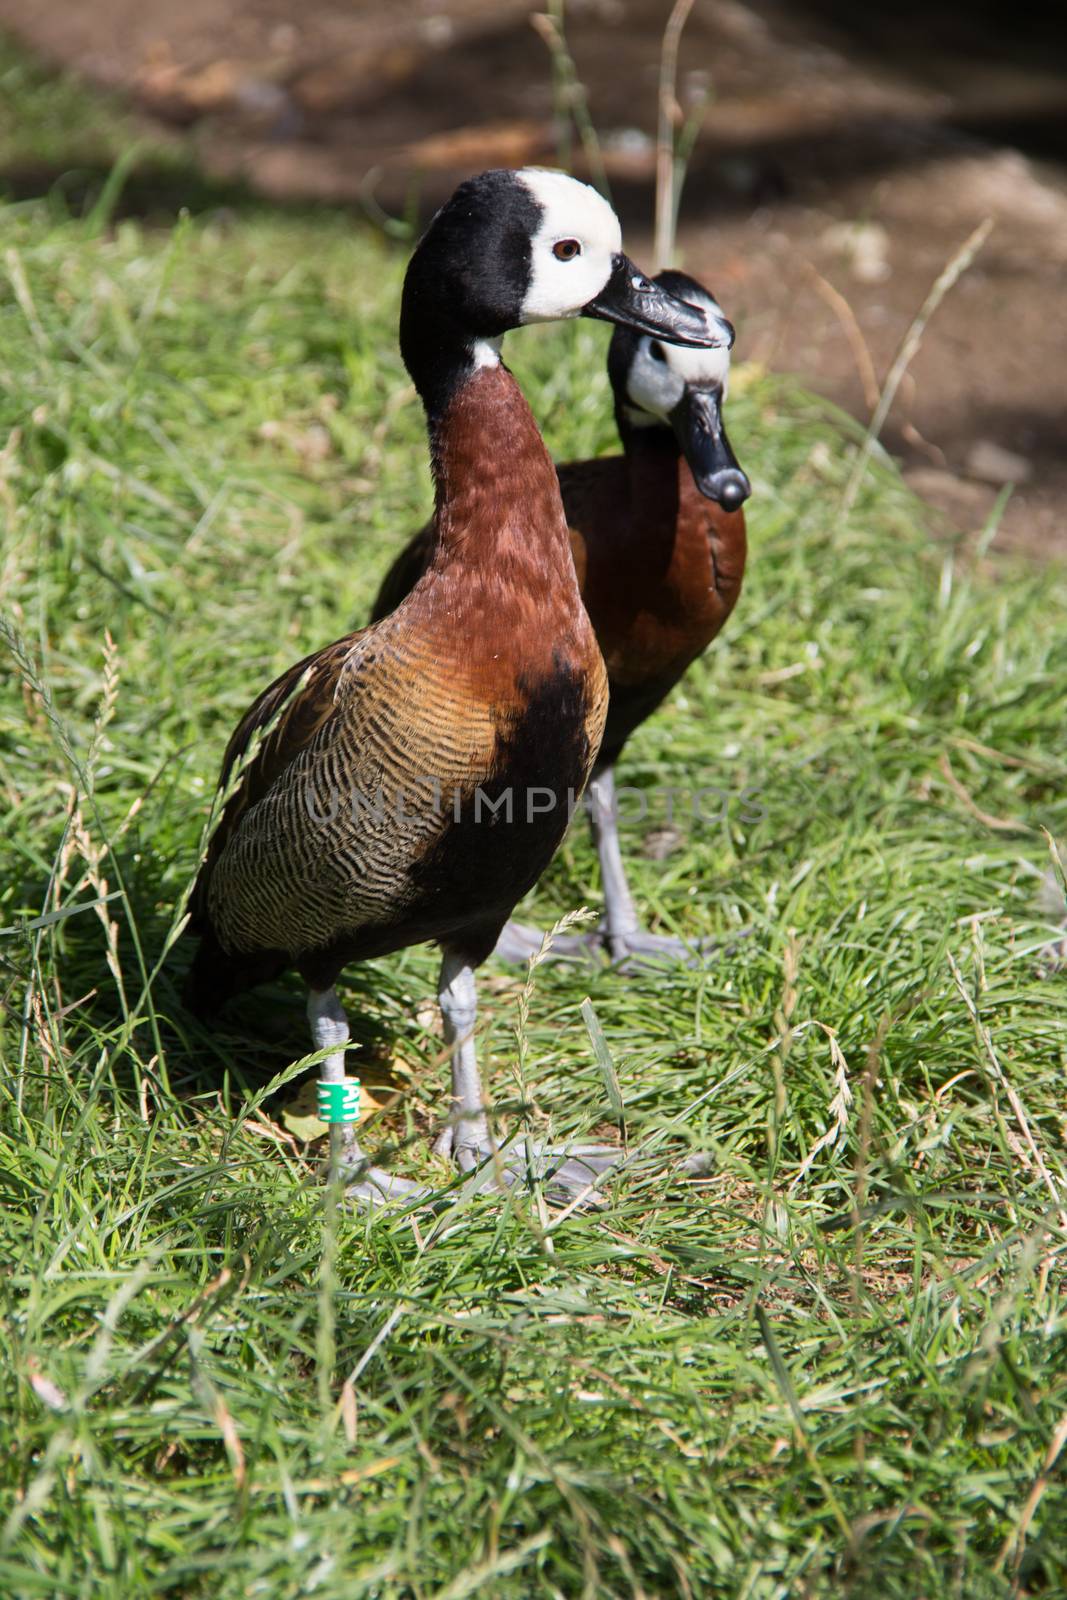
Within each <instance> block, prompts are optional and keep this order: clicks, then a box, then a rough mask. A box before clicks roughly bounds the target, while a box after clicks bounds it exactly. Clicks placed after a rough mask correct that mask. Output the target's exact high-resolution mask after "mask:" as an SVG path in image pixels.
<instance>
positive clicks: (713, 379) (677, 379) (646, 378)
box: [626, 289, 730, 424]
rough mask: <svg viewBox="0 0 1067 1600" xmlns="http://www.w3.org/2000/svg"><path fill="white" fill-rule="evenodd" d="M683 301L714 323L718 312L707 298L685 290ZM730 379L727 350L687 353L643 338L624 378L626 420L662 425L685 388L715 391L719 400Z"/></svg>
mask: <svg viewBox="0 0 1067 1600" xmlns="http://www.w3.org/2000/svg"><path fill="white" fill-rule="evenodd" d="M686 299H687V300H688V301H690V302H691V303H692V304H693V305H699V306H700V307H701V308H702V309H704V310H705V311H706V312H707V313H708V316H709V320H712V321H714V320H715V319H716V318H721V316H722V312H721V311H720V309H719V306H718V303H717V301H715V300H713V299H712V297H711V295H709V294H704V293H699V294H698V293H697V292H696V290H695V289H694V290H692V291H690V290H688V289H687V290H686ZM729 377H730V351H729V349H728V348H727V347H726V346H723V347H722V348H721V349H718V350H687V349H684V348H683V347H682V346H681V345H677V344H663V343H661V342H660V341H659V340H658V339H650V338H648V337H647V335H645V336H643V337H642V338H641V339H640V341H639V342H638V346H637V353H636V355H635V356H634V358H633V361H632V363H631V365H630V370H629V373H628V374H627V378H626V394H627V398H628V399H629V401H630V402H631V409H630V410H629V416H630V420H631V421H632V422H635V423H638V424H640V423H641V422H651V421H652V419H653V418H658V419H660V420H661V421H663V422H666V421H667V420H668V419H669V417H670V414H671V412H672V411H673V410H674V408H675V406H676V405H677V404H678V402H679V401H680V400H681V398H682V395H683V394H684V393H685V390H686V388H687V387H691V388H693V389H717V390H718V391H719V392H720V394H721V397H722V399H723V400H725V399H726V390H727V385H728V382H729Z"/></svg>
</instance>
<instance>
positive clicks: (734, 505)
mask: <svg viewBox="0 0 1067 1600" xmlns="http://www.w3.org/2000/svg"><path fill="white" fill-rule="evenodd" d="M671 426H672V427H673V429H674V434H675V438H676V439H677V440H678V444H679V447H680V449H681V451H682V454H683V455H684V456H685V459H686V461H688V463H689V467H690V470H691V472H692V474H693V479H694V481H695V483H696V486H697V488H698V489H699V490H700V492H701V494H703V495H706V496H707V498H708V499H709V500H715V501H717V503H718V504H719V505H720V506H722V508H723V510H724V511H737V510H738V509H739V508H740V507H741V506H743V505H744V503H745V501H746V500H747V499H748V497H749V495H750V494H751V493H752V485H751V484H750V483H749V481H748V479H747V478H746V477H745V474H744V473H743V472H742V471H741V468H740V467H739V466H738V464H737V457H736V456H735V455H734V453H733V451H732V450H731V449H730V441H729V439H728V438H727V437H726V429H725V428H724V427H723V422H722V390H721V388H719V387H717V386H715V387H709V388H707V389H696V388H693V387H692V386H691V385H689V384H687V385H686V388H685V393H684V394H683V395H682V398H681V399H680V400H679V402H678V404H677V405H676V406H675V408H674V410H673V411H672V412H671Z"/></svg>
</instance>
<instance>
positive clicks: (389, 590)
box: [370, 522, 433, 622]
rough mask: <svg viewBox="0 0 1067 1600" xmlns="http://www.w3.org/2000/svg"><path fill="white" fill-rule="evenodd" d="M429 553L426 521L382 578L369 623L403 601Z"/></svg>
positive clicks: (429, 528)
mask: <svg viewBox="0 0 1067 1600" xmlns="http://www.w3.org/2000/svg"><path fill="white" fill-rule="evenodd" d="M432 550H433V523H432V522H428V523H427V524H426V526H425V527H424V528H420V529H419V531H418V533H416V534H413V535H412V537H411V538H410V539H409V540H408V542H407V544H406V545H405V546H404V548H403V550H401V552H400V554H399V555H398V556H397V558H396V560H395V561H394V562H393V564H392V566H391V567H390V568H389V571H388V572H387V573H386V574H385V577H384V578H383V579H382V586H381V588H380V589H379V590H378V596H377V599H376V600H375V602H374V605H373V607H372V609H371V614H370V620H371V621H372V622H380V621H381V619H382V618H383V617H387V616H388V615H389V613H390V612H391V611H395V610H396V608H397V606H398V605H399V604H400V602H401V600H405V599H406V598H407V596H408V595H409V594H410V593H411V591H412V589H414V587H415V585H416V584H417V583H418V581H419V579H420V578H421V577H422V575H423V573H424V572H425V571H426V568H427V567H428V566H429V564H430V555H431V553H432Z"/></svg>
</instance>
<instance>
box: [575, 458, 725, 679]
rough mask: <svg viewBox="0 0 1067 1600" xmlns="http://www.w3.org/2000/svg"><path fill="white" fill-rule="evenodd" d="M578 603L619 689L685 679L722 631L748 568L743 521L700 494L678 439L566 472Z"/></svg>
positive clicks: (582, 463) (587, 462)
mask: <svg viewBox="0 0 1067 1600" xmlns="http://www.w3.org/2000/svg"><path fill="white" fill-rule="evenodd" d="M559 478H560V487H561V488H562V491H563V500H564V508H565V510H566V514H567V520H568V522H569V524H570V528H571V542H572V548H573V555H574V563H575V567H576V570H577V572H578V575H579V581H580V583H581V588H582V597H583V599H584V601H585V605H586V608H587V610H588V612H589V616H590V618H591V620H592V623H593V626H594V628H595V630H596V635H597V639H598V641H599V643H600V648H601V650H602V651H603V653H604V660H605V663H606V665H607V669H608V677H609V680H610V682H611V685H612V689H613V691H614V689H615V687H616V685H618V686H619V687H623V686H636V685H640V684H643V683H645V682H649V681H656V682H659V681H660V680H661V679H663V678H664V677H670V678H672V681H673V680H675V679H677V678H678V677H680V676H681V674H682V673H683V672H684V671H685V669H686V667H687V666H689V664H690V662H692V661H693V660H695V658H696V657H697V656H698V655H700V653H701V651H703V650H705V649H706V648H707V646H708V645H709V644H710V643H711V641H712V640H713V639H714V638H715V636H716V634H717V633H718V632H719V631H720V629H721V628H722V626H723V624H724V623H725V622H726V619H727V618H728V617H729V615H730V612H731V611H732V610H733V608H734V605H735V603H736V601H737V597H738V595H739V594H740V592H741V582H742V579H743V577H744V571H745V554H746V539H745V518H744V513H743V512H741V511H734V512H727V511H724V510H723V509H722V507H721V506H719V505H716V504H715V503H714V501H711V500H707V499H705V497H704V496H703V495H702V494H700V492H699V491H698V489H697V488H696V485H695V484H694V482H693V476H692V473H691V472H690V470H689V468H688V466H687V465H686V462H685V460H684V459H683V458H682V457H681V456H680V455H679V453H678V450H677V447H676V445H675V443H674V440H673V439H672V438H671V437H670V436H669V435H666V434H665V433H664V432H661V431H660V430H648V432H647V437H644V438H641V437H639V438H638V439H637V440H635V442H634V443H633V444H632V445H631V448H630V450H629V452H628V453H627V455H626V456H614V457H611V458H609V459H607V460H600V461H584V462H575V463H572V464H571V465H569V466H565V467H561V468H560V472H559Z"/></svg>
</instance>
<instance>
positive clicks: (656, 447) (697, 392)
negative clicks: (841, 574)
mask: <svg viewBox="0 0 1067 1600" xmlns="http://www.w3.org/2000/svg"><path fill="white" fill-rule="evenodd" d="M655 281H656V283H657V284H658V285H659V286H660V287H662V288H664V289H667V290H669V292H670V293H671V294H674V295H676V296H678V298H679V299H682V300H685V301H687V302H689V303H691V304H693V305H698V306H700V307H701V308H703V309H704V310H705V311H706V313H707V316H708V320H709V322H710V323H711V324H712V325H713V326H714V327H716V328H718V329H719V330H720V333H721V335H722V342H721V344H720V345H719V346H718V347H717V348H713V349H702V350H698V349H680V348H678V347H677V346H676V345H669V344H664V343H663V342H662V341H660V340H658V339H656V338H655V337H654V336H652V335H649V334H647V333H639V332H634V331H633V330H632V329H630V328H626V327H619V328H616V330H615V333H614V335H613V337H612V341H611V345H610V348H609V351H608V372H609V375H610V378H611V386H612V391H613V394H614V398H615V419H616V422H617V424H618V429H619V435H620V437H621V439H622V444H623V454H622V455H621V456H609V457H605V458H602V459H600V460H596V461H571V462H568V463H567V464H566V465H565V466H561V467H560V468H559V469H558V470H559V483H560V488H561V490H562V492H563V506H564V511H565V513H566V517H567V521H568V523H569V525H570V536H571V549H572V551H573V555H574V564H575V568H576V571H577V576H578V583H579V585H580V587H581V592H582V599H583V600H584V602H585V607H586V610H587V611H588V613H589V617H590V620H591V621H592V624H593V627H594V629H595V631H596V636H597V642H598V643H599V645H600V648H601V651H602V652H603V656H604V662H605V665H606V666H607V669H608V683H609V688H610V698H609V702H608V716H607V725H606V727H605V730H604V739H603V743H602V744H601V747H600V754H599V756H598V758H597V762H596V765H595V767H594V780H595V781H594V783H593V784H592V785H591V788H590V794H589V815H590V822H591V825H592V829H593V836H594V840H595V842H596V847H597V853H598V855H599V858H600V871H601V877H602V880H603V884H604V918H603V922H602V924H601V926H600V928H599V929H598V930H597V932H596V933H595V934H593V935H590V936H587V937H585V938H573V937H572V938H567V937H562V938H557V940H556V941H555V943H554V946H553V951H552V953H553V955H555V956H576V955H580V954H588V953H589V950H590V948H591V947H592V948H599V947H601V946H606V948H607V950H608V953H609V954H610V956H611V959H612V960H613V961H625V960H627V959H631V960H634V959H636V960H637V961H640V960H641V959H642V957H643V958H645V959H648V958H657V957H658V958H660V959H663V958H667V959H675V960H686V959H691V951H690V950H689V948H688V947H687V946H686V945H684V944H683V943H682V942H681V940H678V939H672V938H668V937H666V936H662V935H657V934H652V933H649V932H647V931H646V930H644V929H643V928H642V927H641V924H640V921H639V918H638V915H637V910H636V907H635V905H634V901H633V896H632V895H631V893H630V888H629V885H628V883H627V881H626V873H625V870H624V867H623V860H622V853H621V850H620V848H619V835H618V827H617V817H616V806H615V763H616V761H617V760H618V758H619V755H620V753H621V751H622V748H623V746H624V744H625V743H626V741H627V739H628V738H629V737H630V735H631V734H632V733H633V731H634V729H635V728H638V727H639V726H640V725H641V723H642V722H644V720H645V718H646V717H649V716H651V714H652V712H653V711H655V710H656V708H657V706H659V704H660V703H661V701H662V700H663V699H664V697H665V696H666V695H667V694H668V693H669V691H670V690H671V689H672V688H673V687H674V685H675V684H676V683H677V682H678V680H679V678H680V677H681V676H682V674H683V673H684V672H685V671H686V669H687V668H688V667H689V666H690V665H691V663H692V662H693V661H694V660H695V659H696V657H697V656H698V655H700V653H701V652H702V651H703V650H705V649H706V648H707V646H708V645H709V644H710V643H711V641H712V640H713V639H714V638H715V636H716V634H717V633H718V632H719V630H720V629H721V628H722V626H723V624H724V623H725V621H726V619H727V617H728V616H729V615H730V612H731V611H732V610H733V608H734V605H735V603H736V601H737V597H738V595H739V594H740V592H741V580H742V577H743V575H744V570H745V517H744V512H743V511H742V510H741V509H740V508H741V506H742V504H743V503H744V501H745V500H746V499H747V498H748V494H749V483H748V479H747V478H746V477H745V474H744V473H743V472H742V471H741V469H740V467H739V466H738V464H737V461H736V459H735V457H734V454H733V451H732V450H731V448H730V443H729V440H728V439H727V437H726V431H725V428H724V427H723V421H722V403H723V400H724V399H725V396H726V384H727V378H728V375H729V363H730V355H729V351H730V346H731V345H732V343H733V330H732V329H731V328H730V325H729V323H728V322H726V321H725V320H724V319H723V316H722V312H721V311H720V309H719V306H718V303H717V302H716V301H715V299H714V298H713V297H712V296H711V295H710V294H709V293H708V291H707V290H706V289H705V288H704V287H703V286H702V285H701V284H699V283H698V282H697V281H696V279H695V278H691V277H689V276H688V275H687V274H686V273H684V272H675V271H667V272H661V273H660V274H659V276H658V277H657V278H656V280H655ZM432 546H433V532H432V528H430V527H427V528H424V529H423V530H422V532H421V533H419V534H417V535H416V536H415V538H414V539H413V540H411V542H410V543H409V544H408V545H407V546H406V548H405V549H404V550H403V551H402V552H401V554H400V555H399V556H398V557H397V559H396V561H395V562H394V564H393V566H392V568H391V569H390V571H389V573H388V574H387V576H386V578H385V581H384V583H383V584H382V588H381V590H380V592H379V595H378V598H377V600H376V601H375V606H374V615H375V617H381V616H385V615H387V614H388V613H389V612H390V611H391V610H392V609H393V607H394V606H396V605H398V604H399V603H400V601H401V600H402V599H403V597H404V595H405V594H406V593H407V592H408V590H409V589H410V588H411V587H412V585H413V584H414V583H416V582H417V581H418V579H419V576H420V574H421V573H422V571H423V569H424V568H425V566H426V564H427V562H428V560H429V558H430V551H431V549H432ZM540 943H541V938H540V934H538V933H537V932H536V931H535V930H533V929H530V928H525V927H523V926H522V925H521V924H518V923H514V922H512V923H509V924H508V926H507V927H506V928H505V930H504V932H503V934H502V935H501V938H500V942H499V944H498V946H497V950H498V953H499V954H500V955H502V956H504V957H505V958H506V959H512V960H522V959H525V958H526V957H527V956H528V955H529V954H530V953H531V951H533V950H536V949H538V948H539V946H540Z"/></svg>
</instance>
